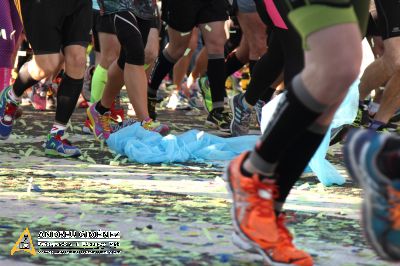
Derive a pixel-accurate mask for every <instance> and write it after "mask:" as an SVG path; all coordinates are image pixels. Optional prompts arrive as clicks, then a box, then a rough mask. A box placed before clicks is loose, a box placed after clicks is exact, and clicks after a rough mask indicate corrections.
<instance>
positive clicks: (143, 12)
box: [97, 0, 157, 20]
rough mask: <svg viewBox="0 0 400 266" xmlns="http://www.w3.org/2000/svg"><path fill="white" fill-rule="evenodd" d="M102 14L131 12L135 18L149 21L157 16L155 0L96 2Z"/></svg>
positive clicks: (98, 0) (101, 0) (99, 0)
mask: <svg viewBox="0 0 400 266" xmlns="http://www.w3.org/2000/svg"><path fill="white" fill-rule="evenodd" d="M97 2H98V3H99V5H100V7H101V10H102V11H103V13H104V14H112V13H116V12H121V11H132V12H133V13H134V15H135V16H137V17H139V18H141V19H145V20H150V19H153V18H155V17H156V16H157V3H156V0H97Z"/></svg>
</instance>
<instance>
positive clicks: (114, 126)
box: [111, 118, 137, 134]
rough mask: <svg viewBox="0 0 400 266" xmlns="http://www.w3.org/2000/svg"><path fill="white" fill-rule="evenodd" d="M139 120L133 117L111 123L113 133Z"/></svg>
mask: <svg viewBox="0 0 400 266" xmlns="http://www.w3.org/2000/svg"><path fill="white" fill-rule="evenodd" d="M136 122H137V121H136V120H135V119H132V118H128V119H126V120H124V121H122V122H120V123H118V124H115V123H114V124H112V125H111V134H112V133H115V132H117V131H118V130H121V129H123V128H126V127H129V126H131V125H133V124H135V123H136Z"/></svg>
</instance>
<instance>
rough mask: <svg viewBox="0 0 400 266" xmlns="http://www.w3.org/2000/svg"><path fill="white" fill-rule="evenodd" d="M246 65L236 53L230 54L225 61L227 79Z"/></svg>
mask: <svg viewBox="0 0 400 266" xmlns="http://www.w3.org/2000/svg"><path fill="white" fill-rule="evenodd" d="M243 65H244V63H242V62H240V60H239V59H238V58H237V56H236V52H232V53H230V54H229V55H228V56H227V58H226V60H225V79H227V78H228V77H229V76H230V75H232V74H233V73H235V72H236V71H238V70H239V69H241V68H242V67H243Z"/></svg>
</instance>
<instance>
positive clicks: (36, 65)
mask: <svg viewBox="0 0 400 266" xmlns="http://www.w3.org/2000/svg"><path fill="white" fill-rule="evenodd" d="M59 65H60V58H59V57H55V56H36V57H34V60H33V61H32V62H30V63H29V65H28V70H29V72H30V74H31V75H32V76H33V77H34V78H41V77H47V76H50V75H51V74H53V73H54V71H56V70H57V69H58V67H59Z"/></svg>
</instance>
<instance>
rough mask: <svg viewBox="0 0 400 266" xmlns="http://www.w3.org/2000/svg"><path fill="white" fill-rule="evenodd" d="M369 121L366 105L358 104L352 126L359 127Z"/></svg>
mask: <svg viewBox="0 0 400 266" xmlns="http://www.w3.org/2000/svg"><path fill="white" fill-rule="evenodd" d="M369 122H370V118H369V115H368V105H366V104H359V105H358V111H357V116H356V119H355V120H354V122H353V126H355V127H361V126H365V125H367V124H368V123H369Z"/></svg>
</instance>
